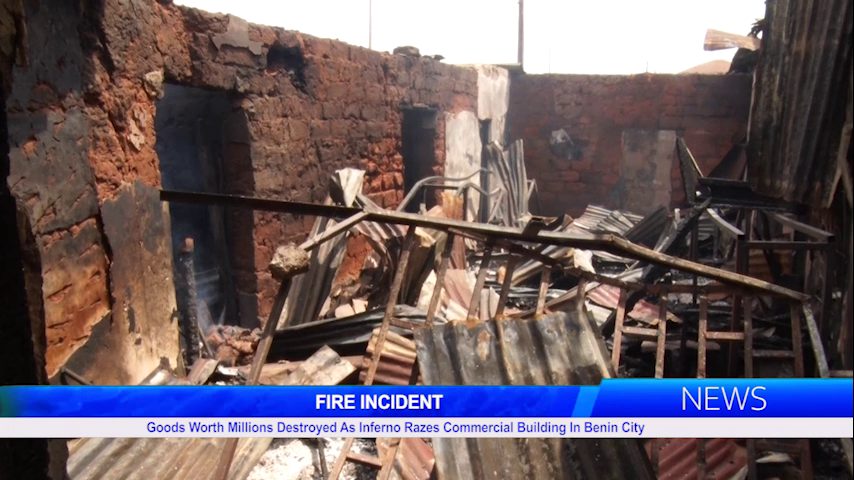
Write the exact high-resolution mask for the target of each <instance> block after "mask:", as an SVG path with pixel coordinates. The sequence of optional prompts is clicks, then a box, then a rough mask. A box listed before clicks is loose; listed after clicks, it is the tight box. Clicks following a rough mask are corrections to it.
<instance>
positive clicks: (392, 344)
mask: <svg viewBox="0 0 854 480" xmlns="http://www.w3.org/2000/svg"><path fill="white" fill-rule="evenodd" d="M379 331H380V329H379V328H377V329H375V330H374V333H373V334H371V339H370V340H369V341H368V348H367V349H366V351H365V356H364V359H363V361H362V363H361V366H360V372H359V381H360V382H364V381H365V378H366V377H367V373H368V365H370V363H371V359H372V358H373V355H374V352H375V351H376V345H377V336H378V334H379ZM414 364H415V342H413V341H412V340H410V339H408V338H406V337H404V336H403V335H399V334H397V333H395V332H392V331H389V332H388V334H387V336H386V339H385V342H384V343H383V351H382V355H380V363H379V365H377V373H376V376H375V377H374V384H375V385H409V381H410V377H412V366H413V365H414Z"/></svg>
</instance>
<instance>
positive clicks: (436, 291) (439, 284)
mask: <svg viewBox="0 0 854 480" xmlns="http://www.w3.org/2000/svg"><path fill="white" fill-rule="evenodd" d="M453 249H454V234H453V233H450V232H448V234H447V236H446V237H445V248H443V249H442V259H441V260H440V261H439V268H438V269H437V270H436V285H434V286H433V295H432V296H431V297H430V304H429V305H428V306H427V318H426V320H425V321H424V324H425V325H426V326H427V327H431V326H433V318H434V317H435V316H436V309H437V308H438V307H439V299H440V298H441V297H442V288H443V287H444V283H445V273H446V272H447V271H448V264H449V263H450V259H451V252H452V251H453Z"/></svg>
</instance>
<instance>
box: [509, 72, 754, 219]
mask: <svg viewBox="0 0 854 480" xmlns="http://www.w3.org/2000/svg"><path fill="white" fill-rule="evenodd" d="M750 91H751V78H750V76H747V75H727V76H720V75H719V76H712V75H633V76H605V75H517V76H514V77H513V79H512V82H511V84H510V110H509V114H508V116H509V119H508V122H509V129H510V138H511V139H516V138H522V139H523V140H524V141H525V160H526V163H527V166H528V175H529V177H532V178H534V179H536V181H537V185H538V191H539V199H540V205H542V210H543V212H542V213H546V214H559V213H564V212H569V213H571V214H574V215H578V214H580V213H581V212H582V211H583V210H584V207H585V206H586V205H588V204H604V205H605V206H606V207H610V208H626V209H629V210H634V211H638V212H646V211H648V210H650V209H652V208H654V207H656V206H657V205H668V206H670V205H672V206H679V205H680V203H681V202H682V200H683V199H684V193H683V192H682V186H681V180H680V175H679V169H678V162H676V160H675V155H674V154H673V140H674V139H675V136H677V135H678V136H683V137H685V140H686V142H687V143H688V145H689V147H690V148H691V150H692V153H693V154H694V156H695V157H696V158H697V161H698V163H699V164H700V167H701V168H703V170H704V172H706V173H708V172H709V171H710V170H711V168H712V167H714V166H715V165H716V164H717V162H719V161H720V160H721V159H722V158H723V157H724V155H725V154H726V153H727V151H728V150H729V149H730V147H731V146H732V145H733V144H734V143H736V142H741V141H743V138H744V135H745V133H746V125H747V117H748V110H749V106H750ZM560 129H563V130H564V131H565V132H566V133H567V134H568V135H569V137H570V139H571V145H570V146H569V148H564V149H563V150H559V149H555V148H551V147H550V138H551V135H552V132H555V131H557V130H560ZM653 199H654V200H653ZM535 205H536V204H535Z"/></svg>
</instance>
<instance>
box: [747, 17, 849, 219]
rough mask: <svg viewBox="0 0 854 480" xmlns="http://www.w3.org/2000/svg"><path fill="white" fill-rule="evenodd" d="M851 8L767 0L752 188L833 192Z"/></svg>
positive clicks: (800, 195)
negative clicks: (768, 0)
mask: <svg viewBox="0 0 854 480" xmlns="http://www.w3.org/2000/svg"><path fill="white" fill-rule="evenodd" d="M851 15H852V2H851V0H825V1H818V0H797V1H796V0H775V1H773V2H767V6H766V14H765V30H764V32H763V34H762V50H761V51H760V57H759V63H758V66H757V70H756V78H755V81H754V92H753V97H754V101H753V106H752V111H751V114H750V139H749V144H748V166H749V168H748V180H749V181H750V183H751V186H752V187H753V188H754V190H756V191H757V192H759V193H762V194H765V195H769V196H772V197H778V198H783V199H785V200H788V201H796V202H805V203H811V204H816V203H817V202H816V201H821V200H822V199H824V198H826V197H827V196H828V194H829V193H830V192H829V190H830V188H832V186H833V184H834V183H833V176H834V174H835V172H836V163H837V154H838V149H839V144H840V138H841V136H842V132H843V124H844V122H845V116H846V108H847V107H848V105H849V104H850V102H851V101H852V100H851V98H850V94H849V89H850V84H849V82H850V78H851V58H852V54H851V35H852V24H851ZM846 99H847V100H848V101H847V102H846V101H845V100H846ZM848 135H850V133H848ZM848 158H850V157H848Z"/></svg>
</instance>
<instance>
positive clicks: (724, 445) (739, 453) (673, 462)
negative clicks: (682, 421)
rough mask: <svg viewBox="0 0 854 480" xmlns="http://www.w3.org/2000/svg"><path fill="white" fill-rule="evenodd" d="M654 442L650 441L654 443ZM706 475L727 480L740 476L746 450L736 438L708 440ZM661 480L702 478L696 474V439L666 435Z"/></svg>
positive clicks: (661, 447) (661, 444) (661, 443)
mask: <svg viewBox="0 0 854 480" xmlns="http://www.w3.org/2000/svg"><path fill="white" fill-rule="evenodd" d="M651 446H652V442H649V443H647V447H648V448H649V447H651ZM704 448H705V457H704V458H705V462H706V466H705V471H706V475H705V476H704V478H710V479H715V480H718V479H720V480H727V479H731V478H738V477H736V474H738V473H739V472H740V471H741V470H742V469H744V468H745V467H746V466H747V453H746V451H745V449H744V447H742V446H741V445H739V444H737V443H736V442H735V440H732V439H729V438H714V439H710V440H706V443H705V447H704ZM658 459H659V463H658V478H659V480H677V479H682V478H699V477H698V475H697V473H698V472H697V439H695V438H663V439H661V440H660V441H659V451H658Z"/></svg>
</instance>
